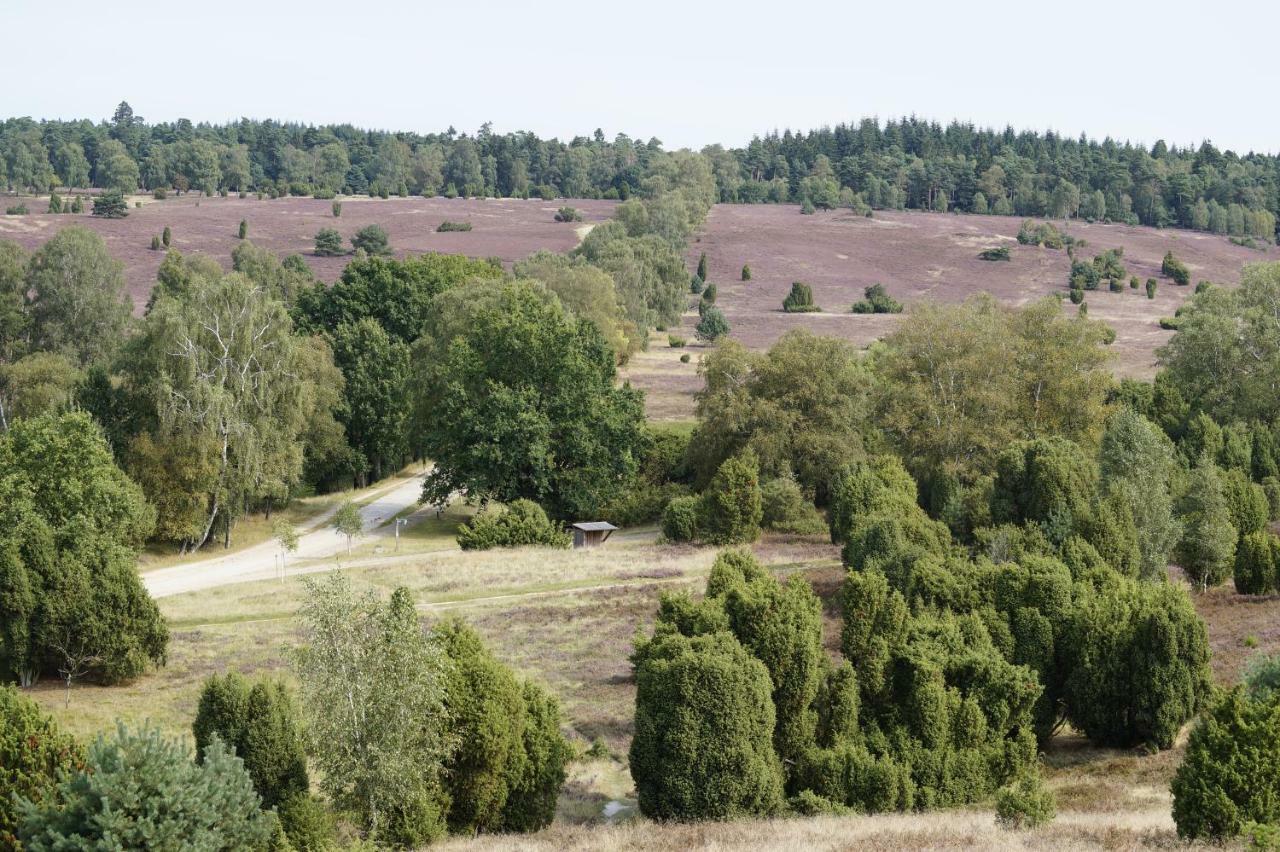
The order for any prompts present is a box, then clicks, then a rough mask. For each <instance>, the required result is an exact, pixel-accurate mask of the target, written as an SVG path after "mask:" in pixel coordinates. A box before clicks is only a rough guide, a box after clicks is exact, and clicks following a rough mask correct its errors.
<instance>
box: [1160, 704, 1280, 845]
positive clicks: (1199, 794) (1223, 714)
mask: <svg viewBox="0 0 1280 852" xmlns="http://www.w3.org/2000/svg"><path fill="white" fill-rule="evenodd" d="M1278 770H1280V702H1278V701H1276V700H1274V698H1271V699H1270V700H1266V701H1255V700H1251V699H1249V698H1248V697H1246V696H1245V695H1244V693H1243V691H1242V690H1240V689H1234V690H1232V691H1231V692H1228V693H1225V694H1223V695H1222V696H1221V697H1219V698H1218V699H1217V700H1216V701H1215V702H1214V703H1213V705H1212V706H1211V707H1210V708H1209V709H1208V711H1207V712H1206V713H1205V715H1204V717H1203V718H1202V719H1201V720H1200V722H1199V723H1198V724H1197V725H1196V726H1195V727H1194V728H1193V729H1192V731H1191V737H1190V739H1189V740H1188V742H1187V753H1186V757H1185V758H1183V762H1182V765H1181V766H1179V767H1178V771H1177V774H1176V775H1174V778H1173V784H1172V785H1171V787H1172V790H1173V820H1174V822H1175V823H1176V824H1177V826H1178V835H1179V836H1180V837H1184V838H1188V839H1206V840H1208V839H1223V838H1231V837H1235V836H1237V835H1239V834H1241V833H1242V832H1243V831H1244V830H1245V828H1246V826H1247V825H1248V824H1249V823H1259V824H1263V825H1266V824H1275V823H1277V822H1280V771H1278Z"/></svg>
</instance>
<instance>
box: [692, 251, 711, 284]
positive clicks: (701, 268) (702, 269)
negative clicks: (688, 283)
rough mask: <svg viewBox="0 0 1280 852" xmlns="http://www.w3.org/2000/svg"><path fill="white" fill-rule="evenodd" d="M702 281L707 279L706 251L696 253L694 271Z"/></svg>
mask: <svg viewBox="0 0 1280 852" xmlns="http://www.w3.org/2000/svg"><path fill="white" fill-rule="evenodd" d="M695 274H696V275H697V276H698V277H699V278H701V279H702V280H703V281H706V280H707V279H708V277H709V276H708V275H707V253H706V252H705V251H704V252H702V253H701V254H699V255H698V270H697V272H696V273H695Z"/></svg>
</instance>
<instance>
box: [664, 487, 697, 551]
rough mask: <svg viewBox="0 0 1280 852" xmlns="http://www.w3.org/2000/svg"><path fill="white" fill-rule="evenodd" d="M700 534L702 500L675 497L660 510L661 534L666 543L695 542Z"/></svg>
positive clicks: (694, 497)
mask: <svg viewBox="0 0 1280 852" xmlns="http://www.w3.org/2000/svg"><path fill="white" fill-rule="evenodd" d="M701 533H702V498H701V497H696V496H690V497H675V498H673V499H672V500H671V501H670V502H669V503H667V507H666V508H665V509H663V510H662V534H663V536H665V537H666V539H667V541H697V539H698V537H699V535H701Z"/></svg>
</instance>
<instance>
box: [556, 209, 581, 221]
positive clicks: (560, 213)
mask: <svg viewBox="0 0 1280 852" xmlns="http://www.w3.org/2000/svg"><path fill="white" fill-rule="evenodd" d="M556 221H557V222H581V221H582V214H581V213H579V212H578V209H577V208H576V207H569V206H565V207H561V208H560V209H559V210H557V211H556Z"/></svg>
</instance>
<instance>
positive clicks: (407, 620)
mask: <svg viewBox="0 0 1280 852" xmlns="http://www.w3.org/2000/svg"><path fill="white" fill-rule="evenodd" d="M304 585H305V587H306V589H307V597H306V599H305V600H304V602H303V605H302V609H301V613H300V615H301V621H302V625H301V627H302V630H301V634H302V635H301V639H302V643H301V646H300V648H299V650H298V651H297V652H296V657H295V666H296V670H297V674H298V681H299V684H300V691H301V701H300V706H301V707H302V709H303V713H304V714H305V716H306V721H307V725H306V737H307V743H308V753H309V754H310V755H311V757H312V759H313V760H314V761H315V765H316V768H317V770H319V774H320V778H321V782H320V787H321V789H322V790H324V791H325V792H326V793H327V794H328V796H329V798H330V799H331V800H332V801H333V803H334V804H335V805H336V806H337V807H338V808H341V809H346V810H349V811H350V813H351V815H352V817H353V818H354V819H355V820H356V821H357V823H358V825H360V826H361V827H362V828H363V829H364V830H365V831H367V832H368V834H369V836H370V839H372V840H376V841H381V842H385V843H394V844H400V845H405V846H412V845H420V844H422V843H425V842H427V841H429V840H431V839H433V838H435V837H438V836H439V835H441V834H442V833H443V832H444V818H445V813H444V810H445V807H446V803H445V802H444V801H443V791H442V787H441V784H442V779H441V767H442V765H443V761H444V760H445V759H446V757H447V755H448V754H449V753H450V752H451V750H452V747H453V740H452V738H451V736H450V734H449V730H448V727H447V724H446V723H447V717H446V715H445V713H444V699H445V689H446V684H447V678H448V667H449V664H448V660H447V658H446V657H445V655H444V652H443V650H442V649H441V647H440V646H439V645H438V644H437V643H435V642H430V641H428V639H427V637H426V636H424V635H423V632H422V629H421V627H420V625H419V623H418V616H417V613H416V612H415V611H414V607H413V600H412V598H411V597H410V596H409V593H408V591H407V590H405V589H397V590H396V591H395V592H394V593H393V594H392V596H391V600H390V602H384V601H383V600H381V599H380V598H379V597H378V596H377V594H376V592H374V591H373V590H368V591H366V592H364V593H362V594H360V595H357V594H356V593H355V592H354V591H353V590H352V588H351V582H350V580H348V579H347V577H346V576H345V575H343V574H342V573H340V572H334V573H330V574H326V575H324V576H323V577H320V578H318V579H314V580H313V579H310V578H307V579H305V580H304Z"/></svg>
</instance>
